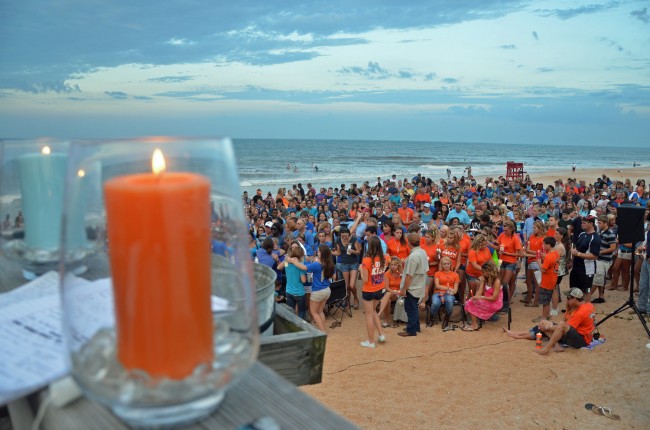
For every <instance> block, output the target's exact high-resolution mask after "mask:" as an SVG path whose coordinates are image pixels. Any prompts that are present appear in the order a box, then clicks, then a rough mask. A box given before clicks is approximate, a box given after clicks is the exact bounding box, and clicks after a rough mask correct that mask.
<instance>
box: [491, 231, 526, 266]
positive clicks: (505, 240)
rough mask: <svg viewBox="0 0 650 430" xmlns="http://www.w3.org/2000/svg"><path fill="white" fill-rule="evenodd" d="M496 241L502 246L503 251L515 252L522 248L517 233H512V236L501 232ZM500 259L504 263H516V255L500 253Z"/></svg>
mask: <svg viewBox="0 0 650 430" xmlns="http://www.w3.org/2000/svg"><path fill="white" fill-rule="evenodd" d="M497 242H498V243H499V246H503V250H504V251H505V252H511V253H513V254H516V253H517V251H520V250H522V249H524V248H523V245H522V244H521V239H520V238H519V235H518V234H514V233H513V235H512V236H508V235H507V234H506V233H505V232H504V233H501V234H500V235H499V237H498V238H497ZM501 261H503V262H504V263H516V262H517V257H515V256H513V255H503V254H501Z"/></svg>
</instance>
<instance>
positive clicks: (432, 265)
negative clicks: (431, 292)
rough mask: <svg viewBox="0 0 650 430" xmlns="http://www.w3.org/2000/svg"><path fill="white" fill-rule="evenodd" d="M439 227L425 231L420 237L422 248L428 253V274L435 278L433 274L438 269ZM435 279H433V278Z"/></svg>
mask: <svg viewBox="0 0 650 430" xmlns="http://www.w3.org/2000/svg"><path fill="white" fill-rule="evenodd" d="M437 242H438V229H436V228H435V227H434V228H433V229H429V230H427V231H425V232H424V237H423V238H422V239H420V248H422V249H424V252H426V253H427V260H429V270H428V271H427V276H428V277H429V278H433V275H435V274H436V271H438V260H439V259H440V257H439V256H438V245H437ZM431 280H433V279H431Z"/></svg>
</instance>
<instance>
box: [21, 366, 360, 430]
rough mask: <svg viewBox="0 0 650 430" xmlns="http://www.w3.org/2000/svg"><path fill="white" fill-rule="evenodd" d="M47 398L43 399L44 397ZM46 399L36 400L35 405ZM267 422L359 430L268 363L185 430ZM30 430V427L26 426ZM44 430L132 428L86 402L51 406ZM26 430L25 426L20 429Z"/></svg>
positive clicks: (287, 426) (284, 426) (292, 426)
mask: <svg viewBox="0 0 650 430" xmlns="http://www.w3.org/2000/svg"><path fill="white" fill-rule="evenodd" d="M43 395H44V393H39V394H38V395H37V396H39V397H42V396H43ZM39 403H40V399H37V400H36V401H35V406H37V405H38V404H39ZM262 417H271V418H273V419H274V420H275V421H276V423H277V424H278V425H279V426H280V428H281V429H283V430H287V429H301V430H302V429H310V430H311V429H337V430H340V429H343V430H345V429H356V428H357V427H356V426H355V425H354V424H353V423H351V422H350V421H348V420H346V419H345V418H343V417H341V416H340V415H337V414H336V413H334V412H332V411H331V410H329V409H327V408H326V407H325V406H323V405H322V404H321V403H320V402H318V401H317V400H315V399H313V398H311V397H309V396H308V395H307V394H305V393H303V392H302V391H300V390H298V389H297V388H296V386H295V385H293V384H291V383H290V382H289V381H287V380H286V379H284V378H282V377H281V376H279V375H278V374H276V373H275V372H273V371H272V370H271V369H269V368H268V367H266V366H265V365H264V364H262V363H260V362H257V363H255V364H254V365H253V366H252V367H251V369H250V371H249V372H248V373H246V375H244V376H243V377H242V379H241V381H239V383H238V384H237V385H235V386H234V387H232V388H231V389H230V390H229V391H228V392H227V393H226V398H225V399H224V401H223V403H222V404H221V405H220V406H219V409H217V411H216V412H215V413H214V414H212V415H211V416H209V417H207V418H206V419H204V420H203V421H200V422H198V423H195V424H193V425H190V426H187V427H183V429H185V430H199V429H203V430H205V429H239V428H240V427H242V426H245V425H246V424H248V423H250V422H252V421H255V420H257V419H259V418H262ZM26 428H28V427H26ZM40 428H41V429H44V430H60V429H65V430H74V429H84V430H93V429H110V430H121V429H128V428H129V427H127V426H126V425H125V424H124V423H122V422H121V421H120V420H119V419H117V418H116V417H115V416H114V415H113V414H111V413H110V412H109V411H108V409H106V408H104V407H103V406H101V405H99V404H97V403H95V402H92V401H90V400H88V399H86V398H81V399H79V400H77V401H75V402H73V403H72V404H70V405H68V406H66V407H65V408H62V409H58V408H56V407H53V406H50V407H49V408H48V409H47V411H46V413H45V416H44V418H43V422H42V424H41V427H40ZM15 429H16V430H20V429H19V427H15Z"/></svg>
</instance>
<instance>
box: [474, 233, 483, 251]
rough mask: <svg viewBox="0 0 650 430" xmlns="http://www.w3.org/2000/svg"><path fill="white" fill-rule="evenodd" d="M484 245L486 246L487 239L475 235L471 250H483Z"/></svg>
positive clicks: (481, 235) (480, 235)
mask: <svg viewBox="0 0 650 430" xmlns="http://www.w3.org/2000/svg"><path fill="white" fill-rule="evenodd" d="M486 245H487V238H486V237H485V235H484V234H477V235H476V237H474V240H473V241H472V246H471V249H473V250H475V251H477V250H479V249H483V248H485V246H486Z"/></svg>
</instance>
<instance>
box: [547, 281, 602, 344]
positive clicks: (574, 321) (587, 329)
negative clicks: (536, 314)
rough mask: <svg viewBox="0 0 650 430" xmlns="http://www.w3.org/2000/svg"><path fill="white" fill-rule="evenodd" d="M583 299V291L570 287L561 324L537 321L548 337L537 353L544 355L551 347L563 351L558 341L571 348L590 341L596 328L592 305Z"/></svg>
mask: <svg viewBox="0 0 650 430" xmlns="http://www.w3.org/2000/svg"><path fill="white" fill-rule="evenodd" d="M583 300H584V293H583V292H582V291H581V290H580V289H579V288H572V289H571V290H570V291H569V294H568V295H567V304H566V306H567V311H566V314H564V319H565V321H564V322H562V323H561V324H553V322H551V321H548V320H543V321H541V322H540V323H539V325H538V327H539V329H540V330H541V331H542V332H543V333H544V334H546V335H547V336H548V337H549V341H548V343H547V344H546V345H545V346H544V348H542V349H540V350H538V351H537V352H538V353H539V354H542V355H546V354H548V353H549V352H550V351H551V349H553V350H554V351H557V352H560V351H563V350H564V348H563V347H561V346H560V345H559V343H562V344H564V345H568V346H570V347H572V348H584V347H586V346H588V345H589V344H590V343H591V341H592V340H593V336H592V333H593V332H594V330H595V329H596V326H595V325H594V318H595V314H594V305H592V304H591V303H589V302H586V303H585V302H584V301H583Z"/></svg>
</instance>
